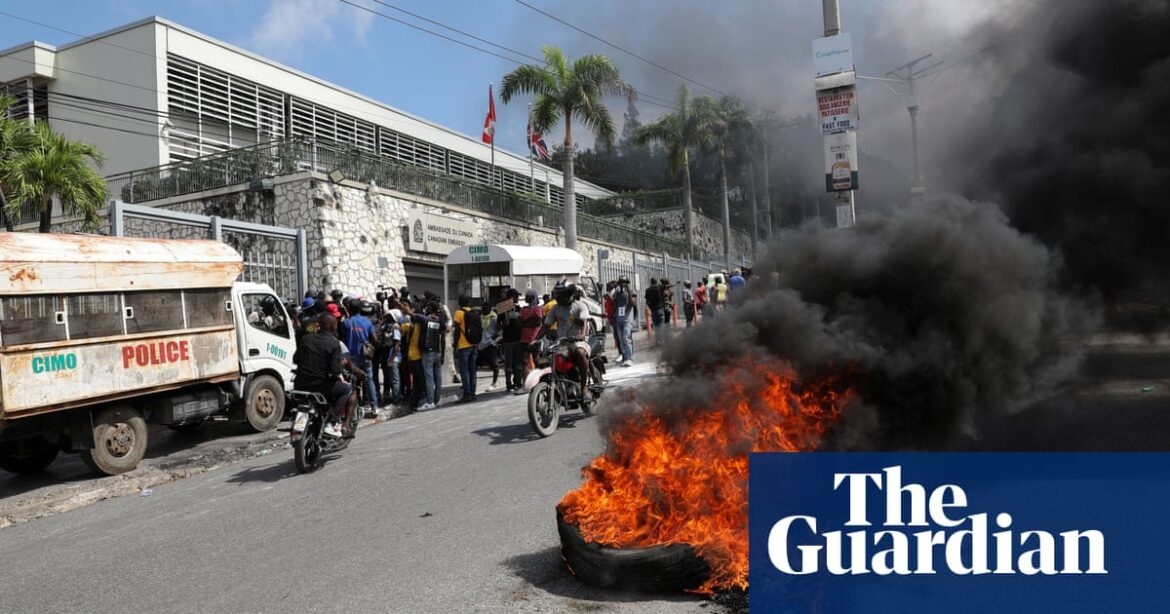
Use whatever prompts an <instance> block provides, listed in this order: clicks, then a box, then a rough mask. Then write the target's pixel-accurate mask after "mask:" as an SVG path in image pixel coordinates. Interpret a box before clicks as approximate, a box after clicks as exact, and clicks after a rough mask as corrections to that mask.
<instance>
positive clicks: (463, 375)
mask: <svg viewBox="0 0 1170 614" xmlns="http://www.w3.org/2000/svg"><path fill="white" fill-rule="evenodd" d="M455 358H456V360H457V361H458V362H459V379H460V381H462V383H463V398H465V399H474V398H475V375H476V364H475V363H476V361H477V360H479V350H477V349H476V348H473V347H471V348H466V349H462V350H459V351H458V352H456V353H455Z"/></svg>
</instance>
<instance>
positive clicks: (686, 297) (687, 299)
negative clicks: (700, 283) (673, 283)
mask: <svg viewBox="0 0 1170 614" xmlns="http://www.w3.org/2000/svg"><path fill="white" fill-rule="evenodd" d="M683 318H685V319H686V321H687V328H690V327H691V326H694V324H695V293H694V291H692V290H691V282H689V281H684V282H683Z"/></svg>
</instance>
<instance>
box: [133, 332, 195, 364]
mask: <svg viewBox="0 0 1170 614" xmlns="http://www.w3.org/2000/svg"><path fill="white" fill-rule="evenodd" d="M190 358H191V354H190V348H189V346H188V344H187V340H186V339H184V340H182V341H153V342H151V343H139V344H135V345H124V346H122V368H123V369H129V368H130V365H131V364H136V365H137V366H139V367H145V366H149V365H164V364H168V363H175V362H186V361H188V360H190Z"/></svg>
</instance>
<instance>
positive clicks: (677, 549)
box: [557, 508, 711, 593]
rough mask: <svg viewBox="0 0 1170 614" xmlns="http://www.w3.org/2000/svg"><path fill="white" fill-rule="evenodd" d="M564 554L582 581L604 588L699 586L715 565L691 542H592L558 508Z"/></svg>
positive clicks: (661, 590) (656, 589) (669, 589)
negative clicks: (631, 544) (613, 544)
mask: <svg viewBox="0 0 1170 614" xmlns="http://www.w3.org/2000/svg"><path fill="white" fill-rule="evenodd" d="M557 532H558V533H560V536H561V557H562V558H564V560H565V563H566V564H567V565H568V566H569V571H571V572H572V573H573V575H575V576H577V578H578V579H580V580H581V581H582V582H584V583H586V584H590V585H592V586H598V587H601V588H613V589H619V590H633V591H642V592H653V593H665V592H679V591H684V590H688V589H695V588H698V587H699V586H700V585H702V584H703V582H705V581H706V580H707V577H708V576H709V575H710V573H711V567H710V566H709V565H707V562H706V561H704V560H703V559H701V558H699V556H698V555H697V554H695V549H694V548H692V547H691V546H690V545H688V544H669V545H663V546H653V547H649V548H611V547H608V546H602V545H600V544H594V543H588V542H586V541H585V539H584V538H583V537H582V536H581V531H580V529H578V528H577V526H576V525H573V524H569V523H567V522H565V518H564V515H563V514H562V513H561V510H560V509H559V508H558V509H557Z"/></svg>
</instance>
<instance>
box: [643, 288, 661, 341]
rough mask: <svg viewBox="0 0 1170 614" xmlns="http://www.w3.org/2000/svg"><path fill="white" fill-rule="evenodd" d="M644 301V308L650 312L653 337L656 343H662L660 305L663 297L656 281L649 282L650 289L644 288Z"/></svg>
mask: <svg viewBox="0 0 1170 614" xmlns="http://www.w3.org/2000/svg"><path fill="white" fill-rule="evenodd" d="M644 298H645V299H646V308H647V309H649V310H650V323H651V324H652V325H653V327H654V336H655V338H656V339H657V340H658V341H662V339H663V336H662V328H663V326H662V305H663V300H664V298H663V295H662V286H660V285H658V280H657V279H651V280H650V287H648V288H646V293H645V295H644Z"/></svg>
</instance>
